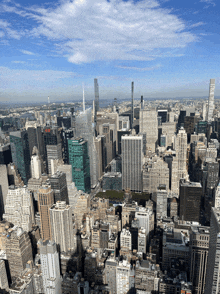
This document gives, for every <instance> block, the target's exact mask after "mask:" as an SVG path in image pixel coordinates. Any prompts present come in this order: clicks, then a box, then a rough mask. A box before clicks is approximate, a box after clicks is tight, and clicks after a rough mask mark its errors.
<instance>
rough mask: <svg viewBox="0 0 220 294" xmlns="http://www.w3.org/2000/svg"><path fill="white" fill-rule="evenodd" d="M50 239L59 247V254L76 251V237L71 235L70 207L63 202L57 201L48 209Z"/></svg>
mask: <svg viewBox="0 0 220 294" xmlns="http://www.w3.org/2000/svg"><path fill="white" fill-rule="evenodd" d="M50 224H51V232H52V239H53V240H54V241H55V242H56V244H57V245H59V246H60V252H67V251H69V250H75V249H76V236H74V234H73V221H72V207H71V206H70V205H66V202H65V201H57V203H56V204H54V205H53V206H52V207H51V208H50Z"/></svg>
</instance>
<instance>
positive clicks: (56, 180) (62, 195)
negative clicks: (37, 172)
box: [49, 171, 69, 204]
mask: <svg viewBox="0 0 220 294" xmlns="http://www.w3.org/2000/svg"><path fill="white" fill-rule="evenodd" d="M49 181H50V185H51V189H53V191H54V202H55V203H56V202H57V201H65V202H66V203H67V204H69V198H68V191H67V183H66V174H65V173H63V172H61V171H56V172H55V174H53V175H52V176H50V177H49Z"/></svg>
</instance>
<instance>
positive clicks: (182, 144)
mask: <svg viewBox="0 0 220 294" xmlns="http://www.w3.org/2000/svg"><path fill="white" fill-rule="evenodd" d="M175 149H176V156H175V157H173V162H172V179H171V190H172V192H173V194H174V195H176V196H177V197H178V195H179V182H180V179H185V180H188V178H189V176H188V170H187V134H186V132H185V130H184V129H183V128H182V127H181V128H180V129H179V132H178V134H177V136H176V144H175Z"/></svg>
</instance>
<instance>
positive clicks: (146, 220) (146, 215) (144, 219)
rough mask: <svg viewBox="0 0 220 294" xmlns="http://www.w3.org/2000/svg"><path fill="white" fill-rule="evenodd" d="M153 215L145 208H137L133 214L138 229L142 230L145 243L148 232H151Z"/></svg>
mask: <svg viewBox="0 0 220 294" xmlns="http://www.w3.org/2000/svg"><path fill="white" fill-rule="evenodd" d="M153 216H154V214H153V211H152V210H151V209H148V208H145V207H138V208H137V209H136V212H135V218H136V219H137V220H138V224H139V225H138V228H139V229H140V228H144V229H145V233H146V237H147V241H148V239H149V234H150V231H151V230H152V225H153V223H154V217H153Z"/></svg>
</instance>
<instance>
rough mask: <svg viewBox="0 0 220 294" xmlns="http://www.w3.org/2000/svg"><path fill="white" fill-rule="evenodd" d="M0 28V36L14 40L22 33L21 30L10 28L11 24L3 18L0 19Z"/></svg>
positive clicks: (18, 38)
mask: <svg viewBox="0 0 220 294" xmlns="http://www.w3.org/2000/svg"><path fill="white" fill-rule="evenodd" d="M0 29H1V30H2V31H1V32H0V37H4V36H6V37H8V38H12V39H16V40H20V38H21V36H22V35H23V33H22V32H18V31H16V30H14V29H12V28H11V24H10V23H9V22H8V21H6V20H3V19H0Z"/></svg>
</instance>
